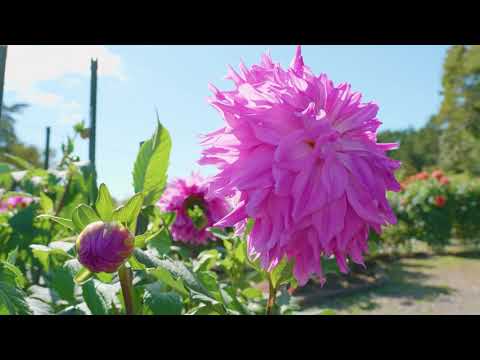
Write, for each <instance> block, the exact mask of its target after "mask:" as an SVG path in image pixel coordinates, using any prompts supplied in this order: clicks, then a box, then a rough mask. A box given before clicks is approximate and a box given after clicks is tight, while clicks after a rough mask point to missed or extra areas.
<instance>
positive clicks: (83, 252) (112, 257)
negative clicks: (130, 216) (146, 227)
mask: <svg viewBox="0 0 480 360" xmlns="http://www.w3.org/2000/svg"><path fill="white" fill-rule="evenodd" d="M76 245H77V253H78V260H79V261H80V263H81V264H82V265H83V266H85V267H86V268H87V269H88V270H90V271H92V272H107V273H113V272H115V271H117V270H118V268H119V267H120V265H122V264H123V263H124V261H125V260H127V258H128V257H129V256H130V255H131V254H132V252H133V249H134V247H135V246H134V236H133V235H132V234H131V233H130V231H128V229H127V228H125V227H123V226H122V225H120V224H118V223H104V222H102V221H97V222H94V223H91V224H89V225H88V226H87V227H85V229H83V231H82V232H81V234H80V235H79V236H78V239H77V244H76Z"/></svg>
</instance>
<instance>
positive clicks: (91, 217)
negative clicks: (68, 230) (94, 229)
mask: <svg viewBox="0 0 480 360" xmlns="http://www.w3.org/2000/svg"><path fill="white" fill-rule="evenodd" d="M100 220H101V219H100V218H99V217H98V215H97V213H96V212H95V210H93V209H92V208H91V207H90V206H88V205H85V204H80V205H78V206H77V207H76V208H75V210H73V214H72V221H73V224H74V225H75V229H76V230H77V231H78V232H82V230H83V229H84V228H85V227H86V226H87V225H88V224H91V223H93V222H96V221H100Z"/></svg>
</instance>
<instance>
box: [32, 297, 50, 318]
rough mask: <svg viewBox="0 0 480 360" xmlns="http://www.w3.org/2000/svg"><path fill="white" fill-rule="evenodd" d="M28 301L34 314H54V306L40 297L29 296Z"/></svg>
mask: <svg viewBox="0 0 480 360" xmlns="http://www.w3.org/2000/svg"><path fill="white" fill-rule="evenodd" d="M26 301H27V304H28V307H29V308H30V310H31V312H32V314H33V315H52V314H53V309H52V307H51V306H50V305H49V304H47V303H45V302H43V301H42V300H40V299H37V298H34V297H28V298H26Z"/></svg>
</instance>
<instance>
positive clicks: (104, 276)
mask: <svg viewBox="0 0 480 360" xmlns="http://www.w3.org/2000/svg"><path fill="white" fill-rule="evenodd" d="M95 277H96V278H97V279H98V280H100V281H101V282H103V283H107V284H110V283H111V282H112V281H113V279H114V277H115V275H114V274H111V273H106V272H99V273H95Z"/></svg>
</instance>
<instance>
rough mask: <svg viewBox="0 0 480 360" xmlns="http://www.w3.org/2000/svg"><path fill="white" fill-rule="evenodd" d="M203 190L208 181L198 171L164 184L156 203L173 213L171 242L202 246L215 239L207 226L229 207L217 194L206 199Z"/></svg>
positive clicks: (205, 188)
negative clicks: (172, 239) (174, 215)
mask: <svg viewBox="0 0 480 360" xmlns="http://www.w3.org/2000/svg"><path fill="white" fill-rule="evenodd" d="M207 192H208V183H207V181H206V180H205V179H203V178H202V177H201V176H200V175H199V174H192V175H191V177H189V178H187V179H175V180H174V181H172V182H171V183H169V184H168V186H167V188H166V189H165V192H164V193H163V195H162V197H161V199H160V200H159V202H158V204H157V205H158V206H159V208H160V209H161V210H162V211H165V212H174V213H175V214H176V218H175V222H174V223H173V225H172V230H171V231H172V236H173V238H174V240H175V241H180V242H183V243H187V244H192V245H204V244H206V243H207V242H208V240H215V238H214V236H213V235H212V234H211V232H210V231H209V230H208V228H209V227H211V226H212V225H213V224H214V223H215V222H217V221H218V220H220V219H221V218H223V217H224V216H225V215H227V214H228V211H229V207H228V204H227V202H226V201H225V200H224V199H223V198H221V197H212V198H210V199H208V200H207V199H206V198H205V196H206V194H207Z"/></svg>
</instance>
